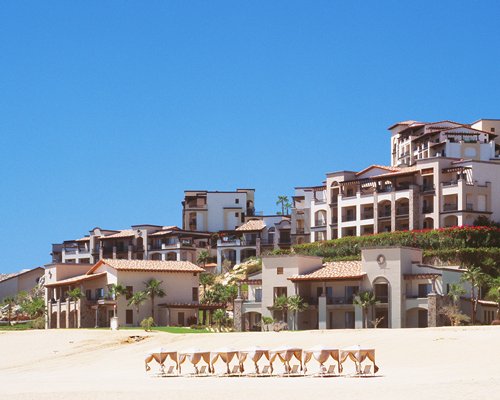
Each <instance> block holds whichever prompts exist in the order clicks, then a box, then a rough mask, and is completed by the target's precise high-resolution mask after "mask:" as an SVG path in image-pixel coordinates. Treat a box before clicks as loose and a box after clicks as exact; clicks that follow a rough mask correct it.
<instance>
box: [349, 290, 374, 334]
mask: <svg viewBox="0 0 500 400" xmlns="http://www.w3.org/2000/svg"><path fill="white" fill-rule="evenodd" d="M353 303H354V304H356V305H357V306H360V307H361V309H362V310H363V328H368V307H371V306H373V305H375V304H377V303H378V301H377V299H376V298H375V294H374V293H373V292H370V291H366V292H361V293H359V294H357V295H356V296H354V301H353Z"/></svg>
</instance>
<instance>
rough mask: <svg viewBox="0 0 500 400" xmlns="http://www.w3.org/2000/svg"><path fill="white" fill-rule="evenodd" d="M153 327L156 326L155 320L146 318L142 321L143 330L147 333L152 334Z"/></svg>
mask: <svg viewBox="0 0 500 400" xmlns="http://www.w3.org/2000/svg"><path fill="white" fill-rule="evenodd" d="M153 326H155V321H154V320H153V317H149V318H144V319H143V320H142V321H141V328H142V329H144V330H145V331H146V332H151V329H152V328H153Z"/></svg>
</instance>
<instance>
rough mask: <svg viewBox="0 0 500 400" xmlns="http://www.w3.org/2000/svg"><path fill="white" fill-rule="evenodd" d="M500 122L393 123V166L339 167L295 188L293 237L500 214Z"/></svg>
mask: <svg viewBox="0 0 500 400" xmlns="http://www.w3.org/2000/svg"><path fill="white" fill-rule="evenodd" d="M485 121H490V123H489V124H487V123H486V122H485ZM499 124H500V122H499V121H496V122H495V120H480V121H478V122H476V123H474V124H472V125H469V124H458V123H455V122H451V121H441V122H435V123H421V122H415V121H405V122H401V123H398V124H395V125H393V126H392V127H390V128H389V129H390V131H391V165H390V166H384V165H371V166H369V167H367V168H365V169H363V170H361V171H338V172H332V173H328V174H326V180H325V181H324V182H323V184H322V185H319V186H311V187H298V188H296V189H295V196H294V197H293V200H294V206H293V209H292V222H291V236H292V241H293V244H299V243H304V242H314V241H322V240H327V239H336V238H341V237H344V236H361V235H370V234H375V233H380V232H390V231H397V230H414V229H436V228H442V227H450V226H457V225H472V224H473V222H474V221H475V220H476V219H477V218H478V217H479V216H484V217H487V218H489V219H491V220H494V221H500V203H499V202H498V201H495V199H497V198H499V196H500V156H499V151H500V145H499V144H498V143H497V134H496V133H495V132H496V129H497V128H498V127H497V125H499ZM480 128H483V129H486V130H481V129H480Z"/></svg>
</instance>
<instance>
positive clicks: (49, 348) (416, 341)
mask: <svg viewBox="0 0 500 400" xmlns="http://www.w3.org/2000/svg"><path fill="white" fill-rule="evenodd" d="M131 335H139V336H144V337H145V339H144V340H142V341H140V342H134V341H132V343H128V340H127V339H128V337H129V336H131ZM499 342H500V327H473V328H434V329H405V330H396V329H394V330H383V329H378V330H373V329H371V330H329V331H307V332H280V333H275V332H262V333H260V332H259V333H225V334H191V335H172V334H167V333H161V332H153V333H145V332H144V331H140V330H137V331H130V330H126V331H119V332H111V331H103V330H97V331H95V330H50V331H23V332H3V333H0V388H1V389H0V390H1V393H2V399H3V398H8V399H35V398H36V399H65V398H69V397H70V396H71V398H73V399H92V400H99V399H107V400H108V399H114V398H117V399H118V398H119V399H125V400H126V399H134V400H136V399H137V398H138V396H144V397H145V398H147V399H160V398H161V399H165V398H170V399H195V398H203V399H218V400H220V399H225V398H228V396H231V397H234V398H240V399H255V398H272V397H274V398H277V399H281V398H287V399H303V398H312V397H318V398H331V397H337V398H340V396H349V398H351V397H353V396H356V397H359V396H368V397H369V398H372V399H396V398H398V399H400V398H404V399H405V400H408V399H422V398H424V397H427V398H435V399H454V400H456V399H470V398H472V397H473V396H474V397H475V398H491V399H493V398H498V388H499V387H500V373H498V360H499V359H500V346H499ZM317 344H331V345H336V346H339V347H343V346H350V345H353V344H360V345H365V346H369V347H374V348H375V349H376V350H377V364H378V365H379V366H380V377H377V378H373V379H346V378H335V379H314V378H309V377H304V378H260V379H255V378H217V377H209V378H188V377H178V378H177V377H176V378H156V377H153V374H151V373H146V372H145V369H144V363H143V360H144V355H145V353H147V352H148V351H149V350H150V349H152V348H155V347H159V346H163V347H169V348H176V349H179V350H182V349H186V348H190V347H198V348H203V349H207V350H214V349H216V348H219V347H228V346H229V347H235V348H246V347H250V346H253V345H260V346H263V347H270V348H272V347H278V346H282V345H291V346H298V347H302V348H308V347H312V346H315V345H317ZM185 365H186V368H185V369H184V370H185V371H186V372H189V371H190V367H187V364H185ZM155 368H156V366H153V371H152V372H154V370H155ZM217 368H218V369H219V371H220V372H222V371H223V370H224V367H223V365H222V364H220V365H218V367H217ZM349 368H352V367H348V370H349ZM248 369H251V367H250V365H249V364H248ZM316 369H317V365H315V364H311V366H310V370H311V371H315V370H316ZM348 372H349V371H348ZM495 396H497V397H495ZM346 398H347V397H346Z"/></svg>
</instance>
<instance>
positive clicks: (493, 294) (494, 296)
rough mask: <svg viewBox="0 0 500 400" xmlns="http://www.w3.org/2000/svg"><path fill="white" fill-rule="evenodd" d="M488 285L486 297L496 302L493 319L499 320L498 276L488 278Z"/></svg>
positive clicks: (499, 292)
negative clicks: (495, 314) (495, 312)
mask: <svg viewBox="0 0 500 400" xmlns="http://www.w3.org/2000/svg"><path fill="white" fill-rule="evenodd" d="M488 286H489V287H490V288H489V290H488V293H487V294H486V298H487V299H488V300H491V301H495V302H496V303H497V316H496V317H495V319H496V320H500V277H497V278H492V279H490V281H489V282H488Z"/></svg>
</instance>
